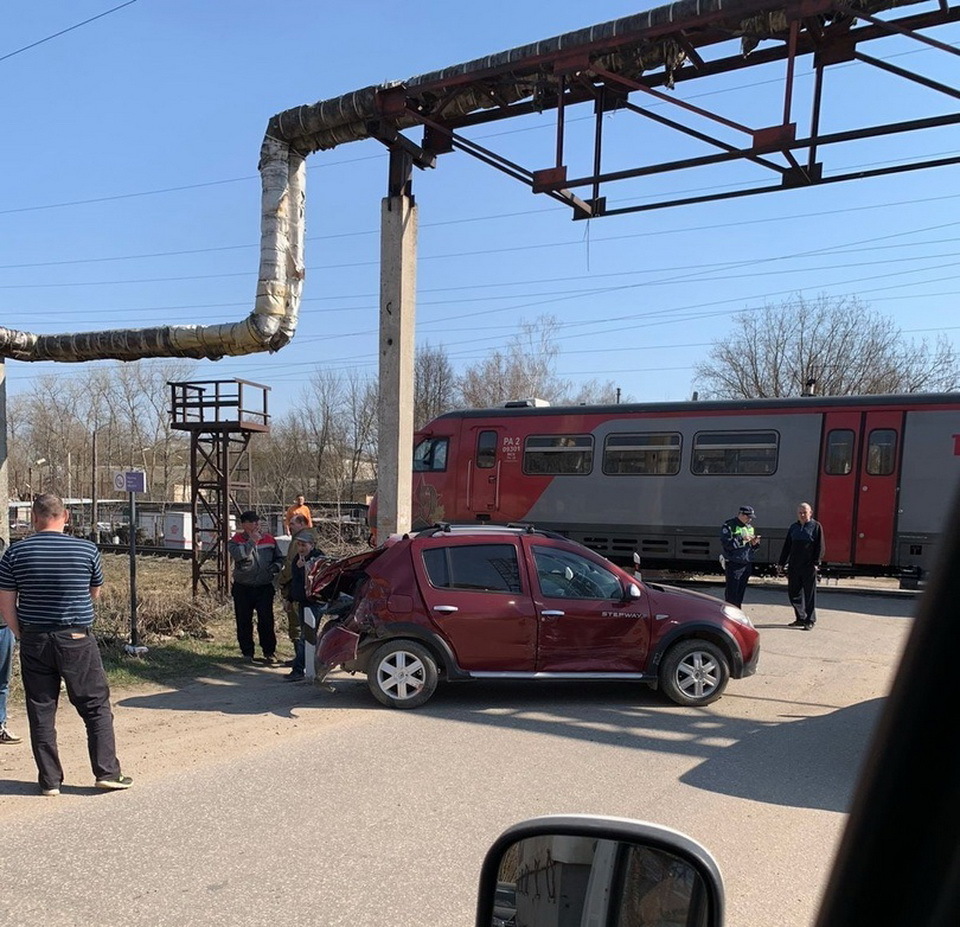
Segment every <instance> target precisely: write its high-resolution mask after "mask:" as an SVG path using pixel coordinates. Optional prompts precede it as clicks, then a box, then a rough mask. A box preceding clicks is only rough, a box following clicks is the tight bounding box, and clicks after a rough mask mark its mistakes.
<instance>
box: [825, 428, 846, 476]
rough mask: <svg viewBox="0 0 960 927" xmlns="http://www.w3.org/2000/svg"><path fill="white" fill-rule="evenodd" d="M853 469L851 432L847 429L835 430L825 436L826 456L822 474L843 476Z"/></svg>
mask: <svg viewBox="0 0 960 927" xmlns="http://www.w3.org/2000/svg"><path fill="white" fill-rule="evenodd" d="M852 469H853V432H852V431H851V430H850V429H849V428H836V429H834V430H833V431H831V432H830V433H829V434H828V435H827V454H826V460H825V461H824V462H823V471H824V473H829V474H831V475H832V476H844V475H846V474H847V473H849V472H850V471H851V470H852Z"/></svg>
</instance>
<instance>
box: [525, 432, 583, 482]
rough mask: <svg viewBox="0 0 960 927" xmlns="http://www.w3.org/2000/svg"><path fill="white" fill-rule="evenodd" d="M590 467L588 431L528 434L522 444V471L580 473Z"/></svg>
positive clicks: (579, 474)
mask: <svg viewBox="0 0 960 927" xmlns="http://www.w3.org/2000/svg"><path fill="white" fill-rule="evenodd" d="M592 469H593V438H591V437H590V435H543V436H539V437H530V438H527V440H526V441H525V442H524V446H523V472H524V473H531V474H538V475H539V474H559V473H562V474H566V475H578V476H582V475H584V474H587V473H589V472H590V471H591V470H592Z"/></svg>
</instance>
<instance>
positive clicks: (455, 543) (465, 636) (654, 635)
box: [310, 525, 760, 708]
mask: <svg viewBox="0 0 960 927" xmlns="http://www.w3.org/2000/svg"><path fill="white" fill-rule="evenodd" d="M310 588H311V597H312V598H313V599H314V600H315V601H317V602H318V603H320V604H321V605H322V606H323V610H324V611H325V613H326V618H327V620H326V623H325V624H324V625H323V629H322V631H321V632H320V637H319V639H318V641H317V647H316V660H315V666H316V669H317V674H318V678H319V679H322V678H323V676H324V675H325V674H326V673H329V672H330V670H331V669H333V668H334V667H336V666H342V667H343V668H344V669H345V670H347V671H348V672H351V673H356V672H359V673H365V674H366V677H367V683H368V685H369V688H370V691H371V692H372V693H373V696H374V697H375V698H376V699H377V700H378V701H379V702H381V703H382V704H384V705H387V706H389V707H392V708H416V707H418V706H419V705H422V704H424V702H426V701H427V700H428V699H429V698H430V697H431V696H432V695H433V693H434V691H435V690H436V688H437V684H438V682H439V681H440V680H446V681H450V682H453V681H460V680H476V679H484V678H495V679H531V680H545V679H549V680H583V681H603V680H635V681H637V682H642V683H646V684H648V685H650V686H652V687H654V688H657V689H659V690H660V691H661V692H663V693H664V694H665V695H666V696H667V697H668V698H670V699H671V700H672V701H674V702H676V703H677V704H679V705H686V706H700V705H709V704H710V703H711V702H713V701H716V700H717V699H718V698H720V696H721V695H722V694H723V692H724V690H725V689H726V686H727V683H728V681H729V680H730V679H731V678H733V679H739V678H742V677H744V676H750V675H752V674H753V673H754V672H755V671H756V667H757V660H758V658H759V654H760V644H759V634H758V633H757V631H756V629H755V628H754V626H753V624H752V623H751V622H750V619H749V618H748V617H747V616H746V615H745V614H744V613H743V612H742V611H741V610H740V609H739V608H735V607H734V606H732V605H727V604H725V603H724V602H721V601H719V600H717V599H715V598H713V597H711V596H707V595H703V594H701V593H697V592H689V591H686V590H682V589H677V588H672V587H669V586H662V585H657V584H654V583H643V582H640V581H639V580H638V579H637V578H636V577H634V576H633V575H631V574H630V573H628V572H626V571H625V570H622V569H621V568H620V567H618V566H615V565H614V564H612V563H610V561H608V560H606V559H604V558H603V557H601V556H600V555H599V554H597V553H594V552H593V551H591V550H588V549H587V548H585V547H582V546H581V545H580V544H577V543H575V542H574V541H571V540H569V539H568V538H565V537H562V536H561V535H558V534H554V533H552V532H548V531H541V530H537V529H536V528H533V527H530V526H520V527H504V526H497V525H489V526H477V525H467V526H456V525H437V526H434V527H432V528H427V529H425V530H422V531H419V532H416V533H411V534H408V535H403V536H402V537H393V538H390V539H389V540H388V541H387V543H386V544H385V545H383V546H382V547H378V548H376V549H374V550H371V551H367V552H366V553H363V554H357V555H356V556H353V557H348V558H346V559H344V560H340V561H337V562H335V563H332V564H331V563H326V564H323V565H322V566H320V567H319V568H318V569H317V571H316V573H315V574H314V575H313V576H312V577H311V581H310Z"/></svg>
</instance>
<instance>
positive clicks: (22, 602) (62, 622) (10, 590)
mask: <svg viewBox="0 0 960 927" xmlns="http://www.w3.org/2000/svg"><path fill="white" fill-rule="evenodd" d="M69 517H70V515H69V512H68V511H67V510H66V508H64V505H63V500H62V499H61V498H60V497H59V496H56V495H54V494H53V493H43V494H42V495H40V496H37V498H36V499H35V500H34V503H33V527H34V529H35V532H36V533H35V534H32V535H30V536H29V537H26V538H24V539H23V540H22V541H18V542H17V543H16V544H14V545H12V546H11V547H10V548H9V549H8V550H7V551H6V553H5V554H4V555H3V558H2V559H0V614H2V615H3V618H4V620H5V621H6V623H7V625H8V626H9V627H10V629H11V630H12V631H13V633H14V636H15V637H17V638H19V640H20V670H21V674H22V677H23V691H24V695H25V698H26V706H27V719H28V721H29V723H30V743H31V746H32V747H33V756H34V759H35V760H36V763H37V769H38V771H39V777H38V779H39V783H40V792H41V794H43V795H59V794H60V786H61V784H62V782H63V767H62V766H61V765H60V756H59V753H58V751H57V729H56V720H57V702H58V700H59V698H60V681H61V680H63V682H64V683H65V685H66V688H67V695H68V696H69V698H70V701H71V703H72V704H73V706H74V707H75V708H76V709H77V711H78V712H79V714H80V717H81V718H82V719H83V723H84V724H85V725H86V728H87V746H88V749H89V753H90V764H91V766H92V767H93V775H94V778H95V783H94V784H95V785H96V786H97V788H101V789H126V788H129V787H130V786H131V785H132V784H133V780H132V779H131V778H130V777H129V776H124V775H123V774H122V773H121V772H120V761H119V760H118V759H117V751H116V741H115V738H114V732H113V712H112V711H111V708H110V688H109V686H108V685H107V677H106V674H105V673H104V671H103V662H102V661H101V659H100V650H99V648H98V647H97V641H96V639H95V638H94V636H93V631H92V625H93V600H94V599H96V598H97V597H98V596H99V595H100V589H101V587H102V586H103V571H102V569H101V566H100V552H99V551H98V550H97V548H96V546H95V545H94V544H91V543H90V541H84V540H81V539H80V538H74V537H70V536H69V535H66V534H64V533H63V529H64V526H65V525H66V523H67V521H68V520H69Z"/></svg>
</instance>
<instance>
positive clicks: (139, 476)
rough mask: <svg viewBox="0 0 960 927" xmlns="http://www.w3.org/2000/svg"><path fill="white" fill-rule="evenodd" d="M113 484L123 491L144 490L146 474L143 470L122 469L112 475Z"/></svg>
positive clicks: (115, 487) (145, 489) (145, 488)
mask: <svg viewBox="0 0 960 927" xmlns="http://www.w3.org/2000/svg"><path fill="white" fill-rule="evenodd" d="M113 486H114V489H119V490H122V491H123V492H146V491H147V474H146V473H144V472H143V470H123V471H121V472H120V473H117V474H116V475H115V476H114V477H113Z"/></svg>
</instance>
